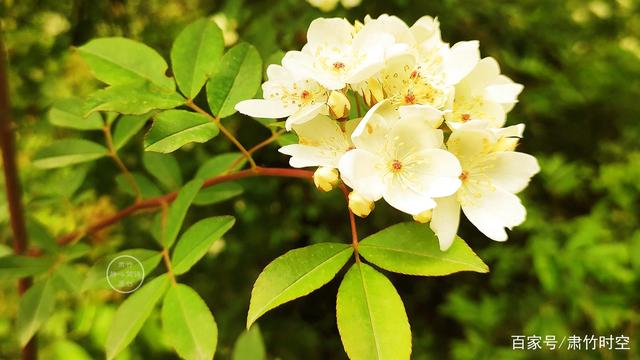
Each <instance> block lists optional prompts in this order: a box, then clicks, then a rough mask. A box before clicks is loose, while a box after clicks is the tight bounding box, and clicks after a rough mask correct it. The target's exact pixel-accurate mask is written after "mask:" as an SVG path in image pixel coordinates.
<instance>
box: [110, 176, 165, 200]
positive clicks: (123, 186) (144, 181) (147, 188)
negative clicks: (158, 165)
mask: <svg viewBox="0 0 640 360" xmlns="http://www.w3.org/2000/svg"><path fill="white" fill-rule="evenodd" d="M131 176H133V179H134V181H135V182H136V185H137V186H138V189H140V192H141V193H142V198H143V199H148V198H152V197H156V196H160V195H162V191H160V189H159V188H158V187H157V186H156V184H154V183H153V181H151V179H149V178H148V177H147V176H146V175H144V174H140V173H136V172H132V173H131ZM116 184H118V188H119V189H120V190H122V191H123V192H124V193H126V194H129V195H131V196H136V193H135V191H134V190H133V189H132V185H131V183H130V182H129V180H128V179H127V177H126V176H125V175H124V174H118V175H116Z"/></svg>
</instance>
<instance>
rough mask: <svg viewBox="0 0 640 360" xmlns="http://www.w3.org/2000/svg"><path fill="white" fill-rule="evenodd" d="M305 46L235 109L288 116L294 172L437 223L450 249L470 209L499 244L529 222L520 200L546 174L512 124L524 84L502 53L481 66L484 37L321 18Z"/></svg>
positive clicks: (364, 210) (355, 207)
mask: <svg viewBox="0 0 640 360" xmlns="http://www.w3.org/2000/svg"><path fill="white" fill-rule="evenodd" d="M307 41H308V42H307V44H306V45H304V47H303V48H302V49H301V50H300V51H289V52H288V53H287V54H286V55H285V56H284V58H283V60H282V65H270V66H269V68H268V69H267V75H268V81H266V82H265V83H264V84H263V86H262V89H263V97H264V99H253V100H247V101H243V102H241V103H239V104H238V105H237V107H236V108H237V110H238V111H240V112H241V113H244V114H247V115H250V116H254V117H262V118H287V119H286V123H285V127H286V129H287V130H293V131H295V133H296V134H297V136H298V138H299V143H298V144H293V145H287V146H284V147H282V148H281V149H280V152H282V153H284V154H287V155H290V156H291V159H290V164H291V166H293V167H298V168H299V167H319V168H318V169H317V171H316V174H315V183H316V185H317V186H318V188H320V189H322V190H325V191H328V190H331V189H332V188H333V187H334V186H335V185H336V184H337V183H338V182H339V181H340V180H342V182H344V184H346V185H347V186H349V187H350V188H351V189H353V191H352V192H351V194H350V195H349V207H350V208H351V210H352V211H353V212H354V213H355V214H356V215H358V216H360V217H366V216H367V215H368V214H369V213H370V212H371V211H372V210H373V207H374V202H375V201H378V200H380V199H384V201H386V202H387V203H388V204H389V205H391V206H392V207H394V208H396V209H398V210H400V211H402V212H405V213H407V214H410V215H412V216H413V218H414V219H415V220H416V221H419V222H423V223H427V222H429V223H430V226H431V229H433V231H434V232H435V233H436V235H437V236H438V239H439V241H440V247H441V249H442V250H446V249H447V248H449V246H450V245H451V243H452V242H453V240H454V238H455V235H456V233H457V230H458V224H459V219H460V210H461V209H462V212H464V214H465V216H466V217H467V218H468V219H469V221H470V222H471V223H473V224H474V225H475V226H476V227H477V228H478V229H479V230H480V231H481V232H482V233H484V234H485V235H486V236H487V237H489V238H491V239H493V240H497V241H504V240H506V239H507V233H506V231H505V228H509V229H511V228H512V227H514V226H516V225H519V224H520V223H522V222H523V221H524V219H525V215H526V210H525V208H524V207H523V206H522V204H521V202H520V200H519V198H518V197H517V196H516V195H515V194H516V193H518V192H519V191H521V190H522V189H524V188H525V187H526V186H527V184H528V182H529V179H530V178H531V177H532V176H533V175H534V174H536V173H537V172H538V171H539V167H538V163H537V161H536V159H535V158H534V157H533V156H531V155H528V154H524V153H521V152H516V151H515V148H516V145H517V143H518V140H519V139H520V138H521V136H522V132H523V130H524V125H523V124H518V125H515V126H508V127H504V124H505V120H506V114H507V113H508V112H509V111H510V110H511V109H512V108H513V106H514V105H515V103H516V102H517V97H518V95H519V94H520V92H521V91H522V89H523V86H522V85H520V84H516V83H514V82H513V81H512V80H511V79H509V78H508V77H506V76H504V75H502V74H501V73H500V68H499V66H498V64H497V62H496V61H495V60H494V59H493V58H490V57H486V58H482V59H481V58H480V51H479V43H478V41H461V42H458V43H455V44H453V45H450V44H448V43H446V42H444V41H442V38H441V35H440V26H439V23H438V21H437V19H434V18H431V17H428V16H425V17H422V18H420V19H419V20H418V21H417V22H416V23H415V24H413V25H412V26H408V25H407V24H405V23H404V22H403V21H402V20H400V19H399V18H397V17H395V16H388V15H382V16H380V17H378V18H377V19H373V18H370V17H367V18H365V20H364V23H361V22H356V23H355V24H351V23H349V22H348V21H346V20H345V19H339V18H331V19H316V20H314V21H313V22H312V23H311V25H310V26H309V29H308V33H307ZM361 102H362V103H363V104H361ZM352 104H353V106H352ZM361 107H362V109H361ZM356 108H357V112H358V114H357V116H351V114H352V113H355V112H356ZM361 110H362V111H366V113H364V116H362V117H361V118H360V117H359V116H360V111H361Z"/></svg>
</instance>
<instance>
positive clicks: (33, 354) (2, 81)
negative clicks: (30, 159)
mask: <svg viewBox="0 0 640 360" xmlns="http://www.w3.org/2000/svg"><path fill="white" fill-rule="evenodd" d="M6 56H7V53H6V51H5V48H4V41H3V39H2V34H1V33H0V146H1V147H2V161H3V164H4V166H3V169H4V181H5V188H6V191H5V192H6V194H7V203H8V205H9V217H10V222H11V231H12V233H13V251H14V252H15V254H17V255H22V254H25V253H26V251H27V246H28V243H27V229H26V226H25V221H24V212H23V208H22V198H21V197H22V195H21V194H22V193H21V190H20V181H19V179H18V166H17V164H16V150H15V139H14V136H13V121H12V119H11V103H10V101H9V80H8V78H7V58H6ZM30 286H31V279H30V278H23V279H20V280H18V293H19V294H20V295H22V294H24V292H25V291H27V289H28V288H29V287H30ZM37 358H38V348H37V345H36V337H35V336H33V337H32V338H31V341H29V343H27V345H26V346H25V347H24V349H22V359H23V360H35V359H37Z"/></svg>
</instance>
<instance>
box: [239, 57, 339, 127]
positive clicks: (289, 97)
mask: <svg viewBox="0 0 640 360" xmlns="http://www.w3.org/2000/svg"><path fill="white" fill-rule="evenodd" d="M267 77H268V79H269V80H268V81H266V82H265V83H264V84H262V93H263V97H264V100H262V99H251V100H245V101H241V102H239V103H238V104H237V105H236V107H235V108H236V110H238V111H239V112H241V113H243V114H245V115H249V116H252V117H259V118H269V119H277V118H283V117H289V118H288V119H287V122H286V128H287V130H291V126H292V125H294V124H301V123H304V122H306V121H309V120H311V119H313V118H314V117H315V116H316V115H318V114H324V115H328V114H329V109H328V107H327V105H326V103H327V98H328V96H329V92H328V91H326V90H325V89H324V88H323V87H322V86H321V85H320V84H318V83H317V82H316V81H314V80H311V79H309V78H305V77H304V76H301V75H300V74H299V73H297V72H295V71H289V70H288V69H286V68H284V67H282V66H280V65H269V67H268V68H267Z"/></svg>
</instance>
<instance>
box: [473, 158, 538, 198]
mask: <svg viewBox="0 0 640 360" xmlns="http://www.w3.org/2000/svg"><path fill="white" fill-rule="evenodd" d="M490 156H491V160H490V161H489V162H488V163H487V167H488V169H487V170H485V175H487V176H489V177H490V178H491V181H492V182H493V185H495V186H497V187H500V188H502V189H504V190H506V191H509V192H511V193H518V192H520V191H522V190H523V189H524V188H525V187H527V185H528V184H529V180H530V179H531V177H532V176H533V175H535V174H537V173H538V172H539V171H540V166H539V165H538V161H537V160H536V158H535V157H533V156H531V155H529V154H524V153H521V152H513V151H504V152H497V153H493V154H491V155H490Z"/></svg>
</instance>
